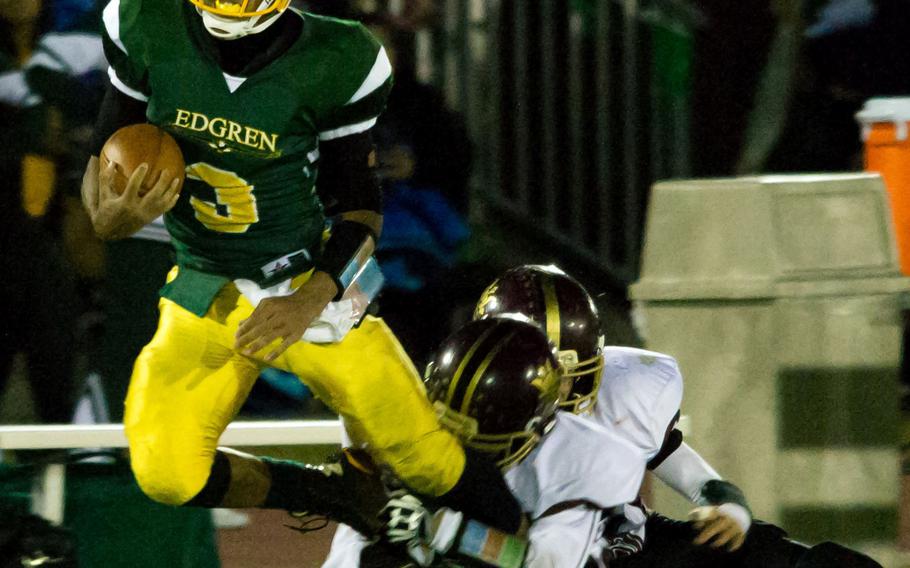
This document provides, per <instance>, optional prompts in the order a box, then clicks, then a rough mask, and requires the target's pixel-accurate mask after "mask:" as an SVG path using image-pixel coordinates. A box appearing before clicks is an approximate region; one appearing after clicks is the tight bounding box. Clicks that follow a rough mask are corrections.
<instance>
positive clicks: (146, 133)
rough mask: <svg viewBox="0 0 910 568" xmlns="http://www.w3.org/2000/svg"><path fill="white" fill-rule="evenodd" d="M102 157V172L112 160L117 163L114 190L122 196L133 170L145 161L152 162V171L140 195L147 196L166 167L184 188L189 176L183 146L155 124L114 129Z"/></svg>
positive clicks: (150, 169)
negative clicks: (182, 150)
mask: <svg viewBox="0 0 910 568" xmlns="http://www.w3.org/2000/svg"><path fill="white" fill-rule="evenodd" d="M100 158H101V170H102V171H103V170H104V168H106V167H107V165H108V164H109V163H110V162H113V163H114V164H115V167H114V181H113V189H114V192H115V193H117V194H118V195H120V194H122V193H123V191H124V190H125V189H126V183H127V181H128V180H129V179H130V176H131V175H132V174H133V171H135V169H136V168H138V167H139V166H140V165H141V164H142V163H147V164H148V165H149V171H148V174H146V176H145V180H144V181H143V182H142V187H141V188H140V190H139V195H145V193H146V192H148V191H149V190H150V189H152V188H153V187H155V183H157V182H158V178H160V177H161V172H162V171H163V170H168V172H170V174H171V175H172V176H176V177H177V178H178V179H179V180H180V186H181V187H183V181H184V179H185V178H186V164H185V162H184V161H183V153H182V152H181V151H180V147H179V146H178V145H177V142H176V141H175V140H174V138H173V137H171V135H170V134H168V133H167V132H165V131H164V130H162V129H161V128H158V127H157V126H155V125H154V124H131V125H129V126H124V127H123V128H121V129H120V130H118V131H117V132H114V134H112V135H111V137H110V138H108V139H107V142H105V143H104V147H103V148H102V149H101V156H100ZM178 191H179V190H178Z"/></svg>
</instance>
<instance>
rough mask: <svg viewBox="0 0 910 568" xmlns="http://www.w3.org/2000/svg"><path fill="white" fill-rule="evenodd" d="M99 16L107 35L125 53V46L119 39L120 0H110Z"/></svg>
mask: <svg viewBox="0 0 910 568" xmlns="http://www.w3.org/2000/svg"><path fill="white" fill-rule="evenodd" d="M101 18H102V20H103V21H104V30H105V31H106V32H107V36H108V37H109V38H110V39H111V41H112V42H114V45H116V46H117V47H118V48H119V49H120V51H122V52H123V53H126V52H127V51H126V46H125V45H123V40H122V39H120V0H111V1H110V2H109V3H108V5H107V6H105V7H104V12H103V13H102V16H101Z"/></svg>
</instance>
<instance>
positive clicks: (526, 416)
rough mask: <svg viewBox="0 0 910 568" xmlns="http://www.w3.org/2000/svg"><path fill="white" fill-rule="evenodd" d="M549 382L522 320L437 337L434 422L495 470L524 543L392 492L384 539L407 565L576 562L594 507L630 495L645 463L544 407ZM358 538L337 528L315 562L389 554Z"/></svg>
mask: <svg viewBox="0 0 910 568" xmlns="http://www.w3.org/2000/svg"><path fill="white" fill-rule="evenodd" d="M560 384H562V385H563V386H564V387H565V388H564V392H565V391H568V386H569V384H568V383H567V382H565V381H564V380H563V377H562V374H561V372H560V368H559V365H558V363H557V361H556V357H555V351H554V349H553V346H552V344H550V343H549V342H548V341H547V337H546V335H545V334H543V333H542V332H541V331H540V330H539V329H538V328H537V327H536V326H534V325H533V324H531V323H529V322H527V321H526V320H513V319H506V318H497V319H490V320H484V321H476V322H471V323H469V324H467V325H466V326H464V327H463V328H461V329H459V330H458V331H457V332H455V333H454V334H453V335H451V336H450V337H449V338H448V339H446V341H445V342H443V344H442V345H441V346H440V348H439V349H438V351H437V355H436V358H435V359H434V361H433V362H432V363H431V364H430V366H429V367H428V370H427V375H426V386H427V395H428V396H429V398H430V400H431V401H433V403H434V407H435V408H436V409H437V412H438V413H439V415H440V417H441V422H442V424H443V425H444V426H445V427H446V428H448V429H449V430H451V431H452V432H454V433H455V434H456V435H457V436H458V437H459V438H460V439H462V440H463V442H464V444H465V446H466V447H468V448H471V449H473V450H475V451H479V452H483V453H486V454H487V455H489V456H490V457H492V458H493V459H495V460H496V462H497V465H499V466H500V467H501V468H503V470H504V472H505V478H506V482H507V484H508V486H509V488H510V489H511V490H512V492H513V493H514V494H515V496H516V497H517V499H518V501H519V503H520V504H521V506H522V509H523V510H524V512H525V513H526V515H527V517H528V520H529V521H530V528H529V530H528V532H527V538H528V542H529V546H528V547H527V549H526V550H525V548H524V546H523V544H522V543H521V542H519V541H517V540H515V539H514V538H513V539H508V538H505V537H504V536H503V535H499V534H496V533H495V532H494V531H491V530H489V529H488V528H486V527H483V526H482V525H480V524H479V523H477V522H475V521H473V520H470V519H464V518H463V517H462V515H461V514H460V513H456V512H452V511H448V510H443V511H441V512H437V513H436V514H435V515H430V514H429V513H428V512H427V511H426V510H425V509H424V508H423V507H422V505H421V504H420V503H419V502H416V500H413V499H412V498H410V497H409V496H402V498H401V499H400V500H398V501H397V502H393V504H392V510H389V511H387V513H388V517H389V529H388V532H387V534H388V535H389V536H390V537H392V540H394V541H397V542H401V543H404V544H405V547H406V548H407V549H408V551H409V553H410V556H411V558H412V559H413V560H414V561H415V562H417V563H419V564H421V565H431V564H432V562H439V561H440V558H441V557H443V556H444V557H445V558H446V560H445V561H446V562H448V561H453V562H455V563H456V564H459V565H471V566H475V565H480V566H516V567H517V566H521V565H524V566H540V567H543V566H546V567H566V568H581V567H583V566H585V565H586V563H587V562H588V559H589V558H590V556H591V555H592V553H594V552H595V548H594V547H595V546H596V545H597V542H598V537H599V535H600V534H601V532H602V525H603V523H604V519H605V517H607V516H608V515H606V514H605V511H621V510H622V506H623V505H624V504H626V503H628V502H630V501H633V500H634V499H636V497H637V495H638V491H639V488H640V487H641V483H642V479H643V476H644V471H645V461H646V460H645V457H644V455H643V454H642V452H641V451H640V450H639V449H638V448H636V447H635V446H634V444H631V443H629V442H628V441H626V440H624V439H623V438H622V437H620V436H618V435H616V434H615V433H613V432H611V431H610V430H607V429H605V428H603V427H601V426H600V425H598V424H597V423H595V422H593V421H590V420H585V419H582V418H580V417H578V416H575V415H573V414H571V413H566V412H560V413H558V414H554V413H555V410H556V406H557V398H556V397H557V389H558V387H559V386H560ZM368 544H369V543H367V542H366V541H365V540H364V539H363V538H362V537H360V536H359V535H357V534H356V533H354V532H353V530H351V529H348V528H346V527H342V528H339V530H338V532H337V533H336V536H335V540H334V541H333V546H332V553H331V555H330V556H329V558H328V559H327V561H326V564H324V566H356V565H360V566H370V565H388V564H384V562H385V557H386V556H387V555H389V554H391V555H393V556H394V555H395V554H396V552H395V551H394V549H389V547H387V546H384V545H382V544H377V545H368ZM400 551H401V549H400V548H399V549H398V554H400V553H401V552H400ZM377 557H378V558H380V560H378V561H377ZM371 562H377V563H376V564H371Z"/></svg>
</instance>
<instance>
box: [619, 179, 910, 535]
mask: <svg viewBox="0 0 910 568" xmlns="http://www.w3.org/2000/svg"><path fill="white" fill-rule="evenodd" d="M894 242H895V241H894V235H893V230H892V226H891V218H890V213H889V209H888V201H887V194H886V193H885V188H884V185H883V183H882V181H881V178H880V177H878V176H877V175H873V174H842V175H795V176H765V177H752V178H736V179H712V180H683V181H671V182H662V183H658V184H656V185H655V186H654V189H653V193H652V198H651V203H650V206H649V211H648V219H647V228H646V233H645V246H644V253H643V258H642V271H641V277H640V279H639V280H638V281H637V282H636V283H634V284H633V285H632V286H631V288H630V297H631V299H632V300H633V302H634V305H635V316H636V319H637V320H638V321H639V322H640V323H641V325H642V334H643V336H644V338H645V344H646V346H647V347H648V348H649V349H653V350H656V351H662V352H666V353H669V354H671V355H673V356H675V357H676V358H677V359H678V360H679V363H680V367H681V369H682V372H683V375H684V377H685V381H686V382H685V384H686V390H685V398H684V401H683V413H684V414H686V415H689V417H690V419H691V424H690V432H691V434H690V436H689V442H690V443H691V445H692V446H693V447H695V448H696V449H697V450H698V451H699V452H701V453H702V455H704V456H705V457H706V458H707V459H708V461H709V462H710V463H711V464H712V465H714V466H715V467H716V468H717V469H718V470H719V471H720V473H721V474H722V475H723V476H725V477H727V478H728V479H730V480H731V481H734V482H735V483H737V484H739V485H740V486H741V487H742V488H743V489H744V491H745V492H746V495H747V496H748V497H749V499H750V502H751V503H752V505H753V508H754V511H755V513H756V516H758V517H760V518H763V519H765V520H768V521H771V522H776V523H780V524H782V525H783V526H784V528H786V529H788V530H789V531H791V534H794V535H796V536H800V537H802V538H805V539H807V540H813V539H817V538H823V537H824V538H833V539H840V540H841V541H845V542H860V541H870V540H871V541H890V540H892V539H893V531H894V526H895V520H896V503H897V496H898V469H899V468H898V448H897V425H898V415H899V413H898V411H899V398H898V382H897V367H898V364H899V359H900V344H901V324H900V312H901V310H902V309H903V307H904V304H905V303H906V300H907V297H908V294H907V293H908V291H910V279H908V278H905V277H903V276H901V274H900V270H899V267H898V261H897V252H896V249H895V244H894ZM655 499H656V504H657V507H658V508H660V509H662V510H665V511H667V512H670V513H673V514H675V515H684V514H685V513H686V512H687V510H688V508H689V506H688V505H686V504H685V503H684V502H683V501H682V500H681V499H675V498H672V497H670V493H669V492H668V491H666V490H665V489H662V488H657V490H656V493H655Z"/></svg>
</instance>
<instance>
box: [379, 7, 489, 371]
mask: <svg viewBox="0 0 910 568" xmlns="http://www.w3.org/2000/svg"><path fill="white" fill-rule="evenodd" d="M424 9H426V8H424ZM421 14H425V12H421ZM420 17H423V15H421V16H420ZM363 19H364V21H365V23H367V24H368V26H369V27H370V30H371V31H372V32H373V33H374V34H375V35H376V36H377V37H378V38H379V40H380V41H381V42H382V43H383V45H384V46H385V48H386V51H387V52H388V54H389V58H390V60H391V61H392V66H393V68H394V69H395V86H394V87H393V89H392V93H391V95H390V96H389V101H388V105H387V107H386V110H385V112H384V113H383V114H382V115H381V116H380V117H379V122H378V123H377V124H376V126H375V128H374V140H375V143H376V149H377V161H378V173H379V175H380V177H381V179H382V180H383V182H384V187H385V193H384V196H383V199H384V204H383V219H384V220H383V231H382V238H381V239H380V241H379V247H378V250H377V253H376V256H377V258H378V259H379V261H380V265H381V266H382V270H383V273H384V274H385V277H386V286H385V289H384V290H383V293H382V296H381V299H380V302H379V303H380V310H381V311H382V316H383V318H384V319H385V320H386V321H387V322H388V324H389V326H390V327H391V328H392V329H393V330H394V331H395V333H396V335H398V337H399V339H400V340H401V342H402V344H403V345H404V347H405V349H406V350H407V351H408V353H409V354H410V355H411V357H412V358H414V360H415V361H416V362H417V363H418V364H421V363H423V361H424V359H426V358H427V357H428V355H429V353H430V350H431V349H432V348H433V346H435V345H436V344H437V343H439V341H441V339H442V338H443V337H444V336H445V335H447V333H448V329H447V326H444V325H443V326H440V325H439V323H440V322H439V318H440V316H442V315H445V314H448V313H450V312H451V311H452V309H453V308H454V306H455V303H457V302H458V298H457V297H456V296H457V293H456V292H457V287H455V286H453V281H454V280H455V278H456V277H455V276H454V274H455V272H456V271H459V275H458V277H457V278H458V280H463V278H464V276H465V275H466V273H465V272H463V271H461V266H460V265H459V261H460V257H459V250H460V247H461V245H463V244H464V243H465V242H466V240H467V239H468V237H469V236H470V230H469V228H468V225H467V218H466V215H467V209H468V193H469V189H468V177H469V175H470V167H471V145H470V141H469V140H468V136H467V130H466V127H465V124H464V121H463V119H462V117H461V116H460V115H459V114H457V113H456V112H454V111H452V110H451V109H450V108H449V107H448V106H447V104H446V102H445V100H444V98H443V95H442V93H441V92H440V91H439V90H438V89H436V88H434V87H432V86H429V85H425V84H422V83H420V82H418V81H417V79H416V77H415V73H414V63H413V56H412V54H411V52H410V46H411V45H412V44H413V34H412V32H411V29H412V28H411V26H412V25H415V23H414V22H413V21H412V20H407V19H403V18H402V17H391V16H389V15H386V14H383V13H375V14H371V15H368V16H367V17H365V18H363ZM472 292H473V290H472ZM441 296H445V299H440V298H441ZM440 306H445V309H444V310H442V309H441V308H440Z"/></svg>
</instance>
